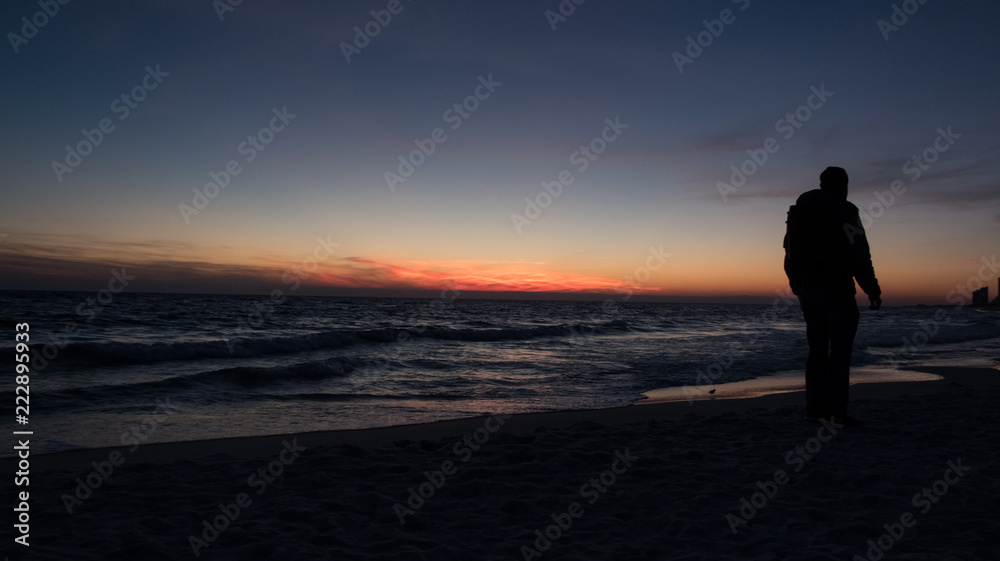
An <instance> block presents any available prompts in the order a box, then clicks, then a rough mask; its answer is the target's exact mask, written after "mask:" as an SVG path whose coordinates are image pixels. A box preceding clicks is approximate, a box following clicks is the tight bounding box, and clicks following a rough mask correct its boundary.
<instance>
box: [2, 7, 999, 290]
mask: <svg viewBox="0 0 1000 561" xmlns="http://www.w3.org/2000/svg"><path fill="white" fill-rule="evenodd" d="M388 4H389V2H388V1H385V2H380V1H373V2H349V3H334V2H319V1H314V2H251V1H249V0H247V1H244V2H243V3H242V4H241V5H239V6H237V7H235V8H234V10H233V11H232V12H229V13H227V14H226V15H225V18H224V20H223V21H220V19H219V17H218V16H217V14H216V11H215V9H214V8H213V3H212V2H211V1H208V0H206V1H196V2H195V1H191V2H174V1H167V0H162V1H152V2H101V3H86V2H80V1H71V2H69V3H68V4H66V5H60V6H59V12H58V13H57V14H56V15H54V16H51V17H48V18H47V19H48V20H49V21H47V22H46V23H45V25H44V26H42V27H40V28H39V29H38V30H37V34H36V35H35V36H34V37H32V38H30V39H28V40H27V42H26V43H21V44H18V46H17V52H16V53H15V52H14V48H13V47H12V46H11V40H12V36H11V35H10V33H15V34H21V32H22V27H23V21H22V19H21V18H23V17H26V18H28V19H29V20H30V19H32V18H36V20H37V21H42V20H43V19H46V18H42V17H41V16H36V15H35V14H36V13H37V12H39V11H41V10H42V8H41V7H40V4H39V3H38V2H37V1H36V2H27V1H4V2H0V29H2V30H3V31H4V33H5V34H6V37H7V44H6V45H5V46H4V48H3V49H0V75H2V76H3V80H2V84H0V103H2V106H3V107H4V113H3V117H2V130H3V135H2V138H0V170H2V171H0V185H2V189H3V199H4V203H3V205H2V207H0V233H3V234H7V237H6V238H3V239H2V240H0V271H2V276H3V281H2V282H0V288H31V287H35V286H48V287H60V288H88V287H91V286H93V285H94V284H98V285H99V284H100V283H101V282H102V278H105V277H107V273H106V272H105V270H106V269H107V268H108V266H109V265H114V264H121V265H129V266H131V267H134V268H135V269H136V270H137V271H139V272H141V273H142V274H140V275H139V278H140V279H142V278H144V279H146V285H145V286H146V288H145V289H149V290H152V289H156V290H185V291H188V290H208V291H228V290H237V291H244V290H255V291H259V290H267V289H268V287H269V286H272V285H273V284H274V283H275V280H274V279H276V278H280V277H281V274H282V271H285V270H287V269H288V267H290V266H292V265H294V264H295V263H298V262H300V261H302V259H303V258H305V257H308V256H309V255H310V254H311V252H312V251H313V249H314V246H315V245H316V241H315V239H316V238H317V237H322V238H326V237H328V236H329V237H330V239H333V240H337V243H338V244H340V246H339V247H338V250H339V251H338V253H337V255H335V256H331V257H330V258H329V259H328V260H327V261H326V262H324V263H323V264H322V268H321V271H320V273H317V274H316V275H314V276H313V277H312V279H311V282H314V283H316V284H318V285H329V286H340V287H354V288H377V289H382V290H386V291H389V292H391V291H393V290H396V291H401V290H404V289H412V288H420V289H434V288H436V287H438V286H439V285H441V283H442V282H444V280H445V279H450V280H453V281H455V282H459V283H460V284H463V286H465V287H466V288H467V289H469V290H474V289H487V290H501V289H503V290H563V291H580V290H607V289H608V287H610V286H613V285H614V284H615V283H617V282H620V279H622V278H623V277H625V276H626V275H629V274H630V273H632V272H633V271H634V270H635V269H636V268H637V267H639V266H641V265H642V264H643V263H644V256H645V255H647V254H648V252H649V249H650V248H658V247H661V246H662V247H663V251H665V252H668V253H671V257H670V260H669V266H666V267H664V268H662V269H660V270H658V271H657V272H656V274H655V275H651V278H650V279H649V280H648V281H646V283H645V284H644V286H643V287H642V290H644V291H647V292H649V293H652V294H662V295H667V296H670V295H694V294H705V295H732V294H769V293H773V291H774V290H775V289H777V288H780V287H781V286H783V282H784V281H783V274H782V272H781V267H780V260H781V250H780V238H781V234H782V231H783V228H784V212H785V210H786V209H787V206H788V205H789V204H791V202H792V201H794V198H795V197H796V196H797V195H798V194H799V193H801V192H802V191H804V190H807V189H809V188H813V187H815V186H816V183H817V176H818V174H819V172H820V171H822V169H823V168H824V167H826V166H827V165H841V166H843V167H845V168H847V170H848V172H849V173H850V174H851V179H852V182H851V197H850V198H851V200H852V201H854V202H855V203H856V204H858V206H859V207H861V208H862V209H870V210H872V211H873V212H872V214H873V215H874V214H877V215H878V216H875V217H874V218H873V219H872V221H871V223H870V227H869V229H870V237H871V238H872V244H873V255H874V257H875V262H876V270H877V271H879V272H880V276H882V277H883V279H884V280H883V284H884V285H886V287H887V292H891V291H893V290H895V291H896V293H897V294H900V295H906V297H907V298H910V299H923V300H933V301H942V300H944V297H945V295H946V294H947V292H948V291H949V290H951V289H953V288H954V283H957V282H958V283H960V282H964V281H965V279H967V278H968V277H969V276H970V275H973V274H975V273H976V271H977V267H975V263H977V262H979V260H980V259H981V258H982V257H984V256H990V255H992V254H993V249H994V248H995V247H996V241H997V234H998V230H1000V221H998V214H1000V213H998V208H997V207H998V202H1000V199H998V197H1000V189H998V188H997V187H998V185H997V177H998V167H1000V166H998V164H997V162H996V157H995V156H996V154H997V150H998V148H1000V126H998V125H1000V123H998V121H1000V118H998V112H997V111H996V105H997V102H996V100H997V99H998V94H1000V81H998V77H997V73H996V64H995V61H996V57H997V54H998V51H1000V48H998V46H997V42H996V37H995V22H996V21H997V20H998V16H1000V6H998V5H996V4H995V3H987V2H974V3H962V4H961V5H959V4H956V3H945V2H941V1H934V0H931V1H929V2H927V3H926V4H923V5H920V6H919V9H918V10H917V11H916V12H915V13H913V14H912V15H909V16H908V20H907V21H906V22H905V23H904V24H903V25H901V26H899V27H898V30H895V31H891V32H889V33H888V39H886V36H885V35H884V34H883V31H881V30H880V28H879V25H878V21H879V20H880V19H881V20H886V21H891V18H892V15H893V11H894V8H893V6H894V3H893V2H886V3H882V2H872V1H860V0H859V1H849V2H837V3H805V2H791V1H780V2H763V1H760V0H752V1H749V2H747V1H746V0H740V1H738V2H733V1H729V0H725V1H723V0H720V1H716V2H693V1H692V2H609V1H600V0H588V1H587V2H584V3H583V4H582V5H579V6H577V7H576V9H575V12H574V13H572V14H571V15H569V16H568V17H567V19H566V20H565V21H562V22H560V23H558V25H557V29H556V30H554V31H553V30H552V28H551V26H550V23H549V21H548V20H547V18H546V15H545V12H546V10H553V11H557V10H558V9H559V5H560V3H559V2H557V1H551V2H442V1H421V0H416V1H412V2H411V1H407V0H403V1H402V2H401V3H400V6H401V7H402V11H401V12H400V13H397V14H395V15H393V16H392V20H391V21H390V22H389V23H388V25H387V26H385V27H384V28H381V29H380V30H379V33H378V36H376V37H374V38H371V41H370V44H369V45H367V46H366V47H364V48H363V49H362V52H360V53H355V54H354V55H353V56H352V60H351V62H350V63H348V62H347V61H346V60H345V57H344V55H343V52H342V43H344V42H352V41H353V38H354V36H355V31H354V27H355V26H358V27H364V26H365V25H366V24H368V23H369V22H370V21H371V20H372V19H373V17H372V15H371V13H370V12H371V11H372V10H384V9H385V8H386V7H387V5H388ZM895 5H896V6H904V5H905V6H906V7H907V8H909V7H910V4H908V3H904V2H896V3H895ZM912 5H913V6H916V5H917V4H916V3H912ZM723 10H730V11H731V12H730V14H728V15H727V17H728V19H730V21H731V23H727V24H726V23H724V24H722V25H721V26H720V25H719V24H717V23H711V22H712V20H716V19H720V14H722V12H723ZM896 17H897V20H896V21H897V22H900V21H901V20H900V19H899V16H898V15H897V16H896ZM704 21H709V22H710V25H709V27H712V28H714V29H715V30H716V31H717V32H718V31H719V30H720V29H721V33H719V34H718V36H717V37H716V36H713V37H712V38H711V44H710V45H708V46H706V47H703V49H702V52H701V53H700V54H699V56H698V57H697V58H694V59H692V61H691V62H690V63H689V64H685V65H684V66H683V72H679V71H678V67H677V64H676V62H675V60H676V57H675V56H674V53H675V52H681V53H683V52H684V51H685V48H686V47H687V40H688V37H689V36H691V37H697V36H698V34H699V33H700V32H703V31H706V26H705V24H704V23H703V22H704ZM380 27H381V26H380ZM29 31H30V30H29ZM705 37H707V35H703V36H702V38H703V39H704V38H705ZM13 40H14V41H15V42H19V40H18V39H16V38H14V39H13ZM147 67H150V68H153V69H154V70H155V69H156V68H157V67H159V68H160V70H161V74H160V77H161V80H162V82H161V83H158V84H157V85H156V88H155V89H150V90H148V91H140V92H139V93H140V94H142V95H144V96H145V99H144V100H143V101H142V102H139V103H136V104H135V107H134V108H131V109H130V112H129V114H128V116H127V118H125V119H121V117H122V116H123V113H122V112H120V111H119V112H116V111H114V110H113V107H115V106H114V105H113V103H114V101H115V100H116V99H119V98H120V96H121V95H122V94H125V93H128V92H130V91H132V90H133V88H136V87H138V86H141V85H142V82H143V79H144V77H145V76H146V75H147V73H148V71H147ZM163 73H165V74H167V75H166V76H164V75H163ZM490 76H492V80H493V81H494V82H496V83H499V84H500V85H499V86H495V87H494V88H493V89H494V90H495V91H493V92H491V93H490V94H489V96H488V97H486V98H485V99H481V100H476V102H475V105H476V106H477V107H476V109H475V111H473V112H471V113H468V114H467V115H468V116H467V118H463V119H462V120H461V126H460V127H459V128H457V129H452V128H451V125H452V124H454V121H451V122H449V121H447V120H446V117H445V116H446V113H445V112H446V111H447V110H448V109H449V108H451V107H452V106H453V104H455V103H456V102H458V103H461V102H463V100H466V98H467V97H468V96H470V95H474V93H475V91H476V87H477V86H478V85H479V83H480V81H479V79H480V77H483V78H484V79H486V78H489V77H490ZM147 83H151V82H150V81H149V79H147ZM814 87H815V88H817V89H819V88H821V87H822V88H824V89H825V90H826V91H829V92H833V94H832V96H829V98H828V99H826V100H824V101H823V102H822V103H819V101H818V100H817V99H815V98H814V99H813V101H812V102H813V103H814V105H818V106H819V107H818V108H815V109H814V110H809V111H808V115H809V118H808V120H807V121H805V122H803V123H800V125H801V127H800V128H795V129H794V130H793V132H794V134H792V135H791V136H790V137H788V138H786V137H785V134H787V133H784V132H782V130H780V129H778V128H776V125H777V124H778V121H779V119H782V118H783V117H784V116H785V115H786V114H788V113H794V112H795V111H796V110H798V109H799V107H800V106H803V105H805V104H808V103H809V100H810V95H813V94H812V91H813V90H812V88H814ZM483 91H484V90H480V92H483ZM118 107H119V108H120V107H121V104H119V105H118ZM282 110H285V112H286V114H288V115H294V118H291V119H290V120H289V122H287V123H285V125H286V126H284V127H283V128H282V130H280V131H271V132H270V133H267V135H266V136H268V139H270V138H271V137H272V136H273V139H272V142H271V143H270V144H266V147H265V149H264V150H262V151H259V152H258V153H257V154H256V157H255V158H254V159H253V160H252V161H247V160H246V152H241V151H240V147H241V146H245V145H244V144H242V143H243V142H244V141H245V140H246V139H247V137H248V135H256V134H258V133H259V131H260V130H261V129H262V128H264V127H267V126H269V124H270V123H272V122H275V121H273V120H272V117H274V115H275V113H274V111H278V112H279V113H280V112H281V111H282ZM802 114H804V113H801V112H800V115H802ZM615 118H617V119H618V120H619V122H621V123H624V124H626V125H627V127H628V128H626V129H624V130H621V131H619V132H620V134H618V135H617V136H616V138H615V139H614V140H613V141H611V142H605V143H604V145H605V146H604V151H603V152H602V153H601V154H599V155H597V157H596V158H595V159H593V160H592V161H591V162H590V163H589V166H588V167H587V168H586V169H585V170H581V169H580V166H579V165H578V161H577V162H574V161H573V154H574V152H575V151H576V150H578V149H579V148H580V147H581V146H586V145H590V144H591V143H592V142H593V141H594V139H596V138H598V137H600V136H601V135H602V133H603V131H604V128H605V127H606V126H607V125H606V119H611V120H612V121H613V120H614V119H615ZM102 119H110V122H111V124H113V125H114V129H113V131H112V132H110V133H107V134H106V135H105V136H104V138H103V139H102V141H101V143H100V145H98V146H96V147H94V149H93V152H92V153H91V154H89V155H87V156H86V157H83V158H82V161H81V162H80V163H79V165H77V166H76V167H74V168H73V169H72V171H71V172H63V173H59V171H58V170H54V169H53V162H56V163H57V164H58V165H62V164H65V163H66V157H67V149H66V146H67V145H69V146H73V147H75V146H77V145H78V144H79V143H80V142H81V141H85V140H86V137H85V136H84V134H83V131H84V130H93V129H95V128H98V127H99V124H100V122H101V120H102ZM949 127H951V129H950V130H951V131H952V133H951V134H952V135H951V136H948V138H950V139H951V140H952V142H951V143H946V144H941V142H943V141H938V143H939V146H944V145H947V147H948V150H946V151H941V152H940V153H935V154H933V155H934V156H935V162H934V163H933V164H932V165H930V166H928V169H926V170H922V173H921V176H920V177H919V178H916V180H914V178H913V177H912V176H911V175H908V174H907V173H906V172H905V169H904V167H903V166H904V164H906V162H907V160H908V159H911V158H912V157H913V156H914V155H919V154H921V153H923V152H924V151H925V150H927V149H929V147H932V146H933V145H934V142H935V141H936V139H937V138H938V137H939V136H940V133H939V132H938V131H939V129H941V130H943V131H945V132H947V131H948V130H949ZM436 128H441V129H443V132H444V133H446V136H447V139H446V140H445V141H444V142H442V143H440V144H436V145H435V150H434V153H433V154H431V155H429V156H425V157H423V158H422V159H423V160H424V161H422V162H421V163H420V165H418V166H416V169H415V172H414V173H413V175H412V176H411V177H409V178H406V180H405V182H402V183H400V184H398V185H395V187H396V188H395V190H392V189H390V188H389V185H388V184H387V180H386V176H385V174H386V172H393V173H398V172H399V168H398V164H399V157H400V156H404V158H405V157H406V156H408V155H409V154H410V153H411V152H412V151H413V150H415V149H416V148H417V146H416V145H415V144H414V140H423V139H426V138H428V137H430V136H431V134H432V132H433V131H434V129H436ZM784 130H791V129H787V128H786V129H784ZM954 135H957V136H954ZM605 138H607V136H606V137H605ZM768 138H774V139H775V141H776V142H777V145H778V149H777V151H775V152H773V153H771V154H769V156H768V161H767V162H766V163H765V164H763V165H761V166H755V167H759V169H756V170H754V173H752V174H751V175H750V177H748V178H747V180H746V183H745V184H743V185H740V186H739V187H738V188H735V191H733V190H729V189H728V188H726V187H721V188H720V183H727V184H731V183H732V181H731V175H732V168H731V167H730V166H734V165H735V166H737V167H739V166H740V165H742V164H744V162H745V161H746V160H747V158H748V157H749V156H748V153H747V150H759V149H761V147H762V146H763V145H764V142H765V141H766V140H767V139H768ZM597 145H598V146H600V145H601V143H598V144H597ZM85 148H86V147H85ZM231 160H235V161H237V163H238V164H239V165H240V170H241V171H240V173H239V174H238V175H236V176H234V177H232V178H231V182H230V183H229V185H228V186H227V187H226V188H225V189H223V190H221V191H220V193H219V194H218V196H216V197H214V198H211V200H210V201H209V204H207V205H206V206H205V207H204V208H203V209H200V210H199V212H197V213H196V214H195V213H191V212H190V211H189V212H187V213H185V211H184V210H183V208H182V206H181V205H188V206H189V207H190V208H193V206H192V205H195V206H196V203H197V200H196V199H197V195H195V193H194V191H193V190H204V188H205V184H206V183H207V182H208V181H209V180H210V175H209V174H210V173H211V172H216V173H218V172H219V171H221V170H223V169H225V166H226V165H227V163H228V162H230V161H231ZM58 165H57V166H56V167H57V168H58ZM562 170H569V171H570V172H571V174H572V176H573V179H574V181H573V183H572V184H571V185H567V186H566V187H565V189H564V190H563V192H562V193H561V194H560V196H559V197H557V198H555V200H553V201H551V204H550V205H546V207H545V208H544V209H541V212H540V215H539V216H538V217H537V218H534V219H530V220H529V221H528V222H525V221H523V220H522V221H520V222H519V220H518V218H517V217H518V216H520V217H522V218H523V217H526V216H527V213H530V212H531V209H530V208H526V207H527V206H529V204H528V203H526V201H525V198H528V199H529V200H532V201H538V200H539V199H538V197H539V195H540V193H544V191H543V189H542V182H547V181H552V180H554V179H556V178H557V176H558V174H559V172H560V171H562ZM897 179H898V180H901V181H903V182H904V184H905V186H906V188H907V190H906V192H905V193H902V194H900V195H899V196H898V197H895V199H894V200H893V201H892V202H891V203H890V204H888V208H887V209H884V211H883V212H878V210H879V207H878V205H879V204H880V203H879V202H878V200H879V195H878V193H879V192H883V191H886V190H888V189H890V185H891V184H892V182H893V181H894V180H897ZM720 191H721V193H720ZM723 195H725V196H723ZM882 198H883V200H886V199H885V196H884V195H883V196H882ZM541 202H544V196H543V199H542V200H541ZM872 205H875V206H872ZM515 215H516V216H515ZM141 285H142V283H141V282H139V281H137V282H136V287H137V288H136V289H137V290H140V289H141V288H139V287H140V286H141Z"/></svg>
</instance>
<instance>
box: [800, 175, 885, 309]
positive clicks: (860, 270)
mask: <svg viewBox="0 0 1000 561" xmlns="http://www.w3.org/2000/svg"><path fill="white" fill-rule="evenodd" d="M786 224H787V229H786V233H785V242H784V246H785V274H786V275H788V283H789V284H790V285H791V287H792V293H794V294H803V293H816V292H824V293H839V294H844V293H846V294H855V293H856V292H857V290H856V289H855V287H854V280H855V279H856V280H857V281H858V285H860V286H861V290H864V291H865V294H867V295H868V296H871V297H875V296H881V294H882V290H881V289H880V288H879V286H878V279H876V278H875V269H874V268H873V267H872V257H871V251H870V249H869V248H868V239H867V238H866V237H865V230H864V227H863V226H862V225H861V217H860V216H859V215H858V207H856V206H854V205H853V204H851V203H850V202H848V201H847V200H846V199H843V198H840V197H839V196H837V195H835V194H833V193H830V192H828V191H822V190H820V189H814V190H812V191H807V192H805V193H803V194H802V195H801V196H800V197H799V198H798V200H796V201H795V204H794V205H792V206H791V207H789V209H788V220H787V221H786Z"/></svg>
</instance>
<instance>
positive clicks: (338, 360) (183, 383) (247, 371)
mask: <svg viewBox="0 0 1000 561" xmlns="http://www.w3.org/2000/svg"><path fill="white" fill-rule="evenodd" d="M365 366H367V363H366V362H365V361H360V360H356V359H351V358H347V357H333V358H329V359H326V360H321V361H312V362H303V363H299V364H293V365H289V366H269V367H268V366H238V367H234V368H223V369H219V370H209V371H205V372H197V373H194V374H187V375H183V376H172V377H170V378H164V379H162V380H153V381H146V382H136V383H131V384H110V385H101V386H91V387H87V388H71V389H64V390H56V391H53V392H48V393H46V394H45V399H46V401H47V402H48V403H59V402H60V401H69V402H81V400H89V398H91V397H93V398H96V399H99V400H104V401H107V400H108V398H109V396H115V397H125V396H131V395H163V394H167V395H169V394H171V393H176V392H178V391H186V390H199V391H202V392H211V391H224V390H225V389H227V388H230V389H238V390H244V389H247V388H259V387H265V386H271V385H278V384H282V383H295V382H304V381H318V380H325V379H329V378H342V377H345V376H348V375H349V374H350V373H351V372H353V371H355V370H358V369H360V368H364V367H365ZM205 395H210V394H209V393H206V394H205Z"/></svg>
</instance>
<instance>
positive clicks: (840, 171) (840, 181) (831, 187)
mask: <svg viewBox="0 0 1000 561" xmlns="http://www.w3.org/2000/svg"><path fill="white" fill-rule="evenodd" d="M819 188H820V189H822V190H824V191H829V192H831V193H833V194H835V195H838V196H840V197H841V198H843V199H847V172H846V171H844V168H838V167H833V166H830V167H828V168H826V169H825V170H823V173H821V174H819Z"/></svg>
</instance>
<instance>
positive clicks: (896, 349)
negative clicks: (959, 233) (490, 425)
mask: <svg viewBox="0 0 1000 561" xmlns="http://www.w3.org/2000/svg"><path fill="white" fill-rule="evenodd" d="M0 310H2V312H0V313H2V316H3V321H4V325H6V328H5V330H4V332H5V333H6V335H5V336H4V340H3V341H0V349H2V353H0V356H6V357H9V360H10V363H11V364H12V369H13V368H14V367H13V365H14V364H16V362H15V354H16V348H15V331H14V326H15V324H18V323H27V324H28V325H29V326H30V330H29V331H28V333H29V334H30V356H31V360H30V363H29V364H30V374H29V376H30V415H28V423H27V424H26V425H20V426H17V428H18V429H23V430H32V431H33V433H34V434H33V438H34V440H33V441H32V451H33V452H54V451H60V450H69V449H75V448H90V447H100V446H131V447H134V446H138V445H142V444H144V443H150V442H167V441H184V440H200V439H208V438H219V437H230V436H250V435H261V434H279V433H292V432H303V431H314V430H329V429H354V428H367V427H377V426H390V425H398V424H406V423H417V422H427V421H434V420H441V419H451V418H458V417H467V416H476V415H483V414H487V413H519V412H533V411H552V410H567V409H594V408H603V407H611V406H623V405H630V404H633V403H636V402H637V400H641V399H642V398H643V392H646V391H649V390H652V389H657V388H665V387H673V386H684V385H703V384H706V383H708V381H710V382H711V383H713V384H715V383H724V382H735V381H741V380H748V379H752V378H757V377H762V376H773V375H781V374H786V375H787V374H788V373H794V372H801V370H802V368H803V365H804V363H805V358H806V352H807V346H806V340H805V325H804V323H803V321H802V317H801V313H800V311H799V309H798V305H797V303H796V302H794V301H790V300H789V301H786V300H783V299H782V298H780V297H779V298H776V299H775V301H774V302H773V303H771V304H767V305H731V304H725V305H723V304H673V303H636V302H625V301H623V299H622V298H621V297H609V298H607V299H605V300H603V301H595V302H567V301H513V300H475V299H464V298H462V297H461V294H460V293H457V292H449V293H445V294H443V296H442V298H437V299H405V298H338V297H305V296H301V297H284V298H282V299H279V300H275V299H272V298H270V297H268V296H236V295H188V294H128V293H121V294H114V295H112V294H110V293H107V291H104V292H103V293H83V292H20V291H17V292H0ZM915 364H966V365H985V366H996V365H998V364H1000V315H998V313H997V311H995V310H991V309H985V308H974V307H970V306H964V307H956V306H951V307H944V306H941V307H937V306H914V307H887V308H883V309H882V310H881V311H878V312H872V311H869V310H867V309H865V308H862V314H861V326H860V329H859V333H858V337H857V340H856V346H855V355H854V365H855V366H871V367H875V368H883V369H897V368H898V369H905V368H906V367H907V366H910V365H915ZM8 379H9V380H11V382H13V375H12V376H11V377H9V378H8ZM9 385H13V384H12V383H9ZM12 393H13V392H11V394H12ZM11 394H8V395H11ZM4 455H6V456H10V455H11V454H10V453H4Z"/></svg>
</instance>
